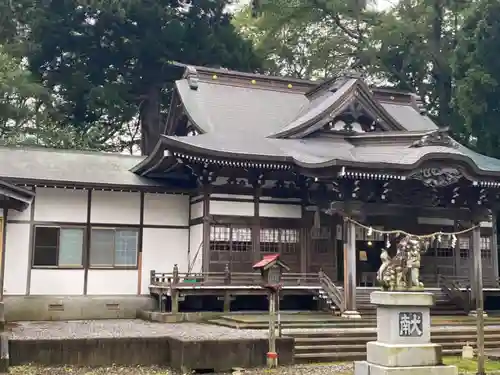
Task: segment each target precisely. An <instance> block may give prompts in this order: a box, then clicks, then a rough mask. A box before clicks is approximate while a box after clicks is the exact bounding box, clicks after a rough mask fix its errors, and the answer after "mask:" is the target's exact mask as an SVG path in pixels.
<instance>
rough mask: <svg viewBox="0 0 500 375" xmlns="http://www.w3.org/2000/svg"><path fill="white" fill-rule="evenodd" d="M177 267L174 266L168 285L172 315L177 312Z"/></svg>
mask: <svg viewBox="0 0 500 375" xmlns="http://www.w3.org/2000/svg"><path fill="white" fill-rule="evenodd" d="M177 285H179V267H177V264H174V270H173V272H172V282H171V284H170V301H171V310H170V311H171V312H172V314H177V313H178V312H179V289H177Z"/></svg>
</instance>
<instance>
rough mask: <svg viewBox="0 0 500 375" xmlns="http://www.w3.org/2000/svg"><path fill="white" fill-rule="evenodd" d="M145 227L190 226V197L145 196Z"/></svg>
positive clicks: (169, 195)
mask: <svg viewBox="0 0 500 375" xmlns="http://www.w3.org/2000/svg"><path fill="white" fill-rule="evenodd" d="M144 224H145V225H189V196H187V195H173V194H148V193H146V194H144Z"/></svg>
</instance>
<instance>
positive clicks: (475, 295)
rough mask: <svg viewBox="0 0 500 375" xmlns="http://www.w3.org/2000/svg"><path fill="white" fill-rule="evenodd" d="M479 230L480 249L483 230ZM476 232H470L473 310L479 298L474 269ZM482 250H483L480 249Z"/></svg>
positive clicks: (470, 274) (471, 299)
mask: <svg viewBox="0 0 500 375" xmlns="http://www.w3.org/2000/svg"><path fill="white" fill-rule="evenodd" d="M472 225H475V224H474V222H472ZM477 229H478V230H479V233H480V234H479V247H481V228H477ZM474 247H475V246H474V231H472V232H469V258H468V261H469V280H470V301H471V303H472V308H474V306H475V304H476V298H477V291H476V287H477V284H476V282H475V280H476V277H477V276H476V270H475V268H474V266H475V264H474V259H475V253H474V252H475V249H474ZM479 250H481V249H479Z"/></svg>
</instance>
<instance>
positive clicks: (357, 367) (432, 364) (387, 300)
mask: <svg viewBox="0 0 500 375" xmlns="http://www.w3.org/2000/svg"><path fill="white" fill-rule="evenodd" d="M370 299H371V303H373V304H374V305H376V306H377V341H372V342H369V343H368V344H367V345H366V359H367V360H366V361H358V362H355V363H354V374H355V375H389V374H394V375H396V374H397V375H420V374H424V373H425V374H433V375H457V374H458V369H457V368H456V367H455V366H444V365H443V362H442V352H441V349H442V348H441V346H440V345H437V344H432V343H431V318H430V308H431V306H432V305H433V304H434V295H433V294H432V293H425V292H373V293H372V294H371V296H370Z"/></svg>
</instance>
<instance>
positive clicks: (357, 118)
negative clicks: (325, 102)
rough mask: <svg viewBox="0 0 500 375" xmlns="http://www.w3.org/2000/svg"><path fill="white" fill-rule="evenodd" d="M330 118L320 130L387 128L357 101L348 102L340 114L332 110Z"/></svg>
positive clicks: (356, 131)
mask: <svg viewBox="0 0 500 375" xmlns="http://www.w3.org/2000/svg"><path fill="white" fill-rule="evenodd" d="M332 117H333V118H332ZM330 118H332V119H331V120H330V121H328V122H327V123H326V125H324V126H323V128H322V129H321V130H323V131H327V132H335V133H337V132H342V133H349V134H350V133H368V132H375V131H385V130H387V129H386V127H384V125H383V124H382V123H381V121H380V119H378V118H376V116H373V115H372V114H370V113H369V112H368V111H367V110H366V109H365V108H364V107H363V105H362V104H361V103H360V102H359V101H352V102H351V103H349V105H348V106H347V108H346V109H345V110H344V111H343V112H341V113H340V114H337V113H336V112H335V111H332V113H331V114H330Z"/></svg>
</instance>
